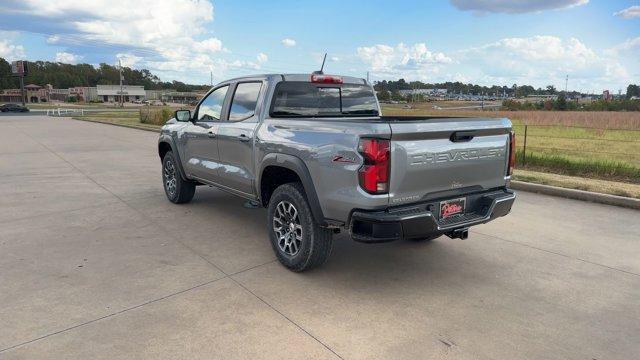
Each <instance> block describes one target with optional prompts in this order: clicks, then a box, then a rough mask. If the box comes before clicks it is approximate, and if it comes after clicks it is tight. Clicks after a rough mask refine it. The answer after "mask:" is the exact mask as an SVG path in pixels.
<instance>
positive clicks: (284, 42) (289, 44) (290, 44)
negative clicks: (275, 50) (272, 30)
mask: <svg viewBox="0 0 640 360" xmlns="http://www.w3.org/2000/svg"><path fill="white" fill-rule="evenodd" d="M282 45H284V47H294V46H296V41H295V40H293V39H290V38H286V39H282Z"/></svg>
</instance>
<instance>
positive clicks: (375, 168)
mask: <svg viewBox="0 0 640 360" xmlns="http://www.w3.org/2000/svg"><path fill="white" fill-rule="evenodd" d="M389 149H390V143H389V140H382V139H361V140H360V143H359V144H358V152H360V154H362V157H363V158H364V164H363V165H362V167H361V168H360V170H358V172H359V178H360V187H362V189H364V191H366V192H368V193H369V194H386V193H388V192H389V170H390V160H391V159H390V155H389V151H390V150H389Z"/></svg>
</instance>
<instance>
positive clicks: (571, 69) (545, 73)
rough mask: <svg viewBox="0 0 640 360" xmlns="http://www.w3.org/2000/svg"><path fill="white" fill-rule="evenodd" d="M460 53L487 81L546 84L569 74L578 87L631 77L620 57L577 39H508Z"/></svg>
mask: <svg viewBox="0 0 640 360" xmlns="http://www.w3.org/2000/svg"><path fill="white" fill-rule="evenodd" d="M456 55H457V60H458V61H459V62H460V66H461V67H463V68H469V69H473V70H474V72H475V74H474V78H483V79H485V81H486V82H487V83H501V84H509V83H512V82H517V83H520V84H523V83H531V84H533V85H534V86H544V85H545V84H557V83H562V82H563V81H562V80H561V79H564V77H565V76H566V75H569V78H570V80H571V81H572V84H573V85H574V86H576V87H580V86H595V85H596V84H598V86H609V85H610V84H622V83H625V82H627V81H629V80H630V76H629V74H628V72H627V70H626V68H625V67H624V66H623V65H622V64H621V63H620V62H619V60H618V59H617V58H615V57H611V56H609V54H608V53H607V52H604V51H603V52H601V53H599V52H597V51H595V50H593V49H591V48H589V47H587V46H586V45H585V44H584V43H583V42H581V41H580V40H578V39H575V38H570V39H568V40H563V39H561V38H558V37H555V36H533V37H528V38H506V39H502V40H499V41H496V42H493V43H490V44H486V45H483V46H479V47H475V48H470V49H466V50H463V51H460V52H458V53H457V54H456Z"/></svg>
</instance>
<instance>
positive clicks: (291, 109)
mask: <svg viewBox="0 0 640 360" xmlns="http://www.w3.org/2000/svg"><path fill="white" fill-rule="evenodd" d="M377 115H378V104H377V102H376V98H375V95H374V94H373V90H371V87H369V86H366V85H356V84H344V85H337V84H314V83H309V82H296V81H283V82H281V83H279V84H278V85H277V86H276V90H275V94H274V99H273V103H272V105H271V116H275V117H277V116H282V117H287V116H294V117H295V116H377Z"/></svg>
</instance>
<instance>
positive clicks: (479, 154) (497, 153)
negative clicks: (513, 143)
mask: <svg viewBox="0 0 640 360" xmlns="http://www.w3.org/2000/svg"><path fill="white" fill-rule="evenodd" d="M504 152H505V149H504V148H503V147H494V148H480V149H466V150H450V151H443V152H437V153H436V152H434V153H423V154H416V155H413V156H412V158H411V159H412V161H411V165H424V164H436V163H445V162H451V161H464V160H479V159H488V158H495V157H502V156H504Z"/></svg>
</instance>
